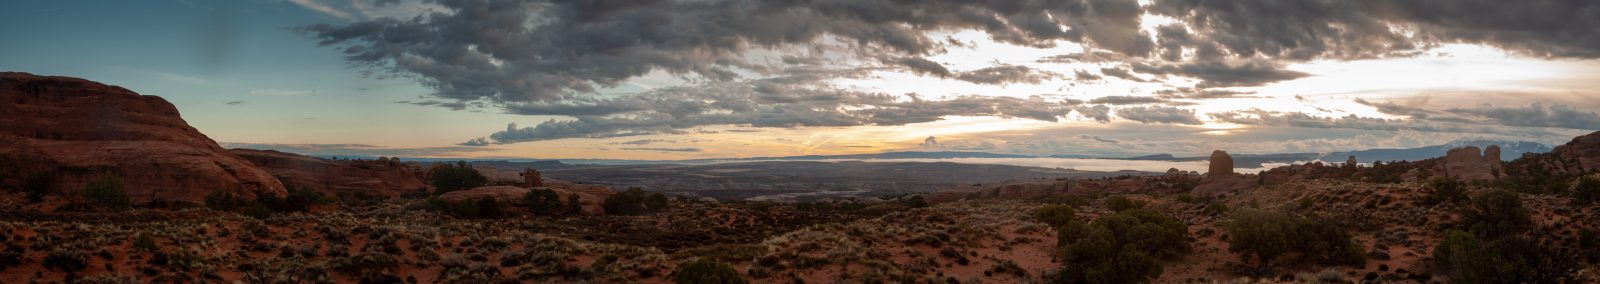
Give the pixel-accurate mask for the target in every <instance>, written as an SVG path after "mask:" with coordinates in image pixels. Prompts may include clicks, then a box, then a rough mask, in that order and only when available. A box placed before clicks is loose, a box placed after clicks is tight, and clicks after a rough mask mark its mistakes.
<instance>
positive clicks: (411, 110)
mask: <svg viewBox="0 0 1600 284" xmlns="http://www.w3.org/2000/svg"><path fill="white" fill-rule="evenodd" d="M5 6H6V7H5V9H0V38H4V39H5V40H4V42H3V43H0V70H6V71H21V72H29V73H35V74H41V75H58V76H71V77H80V78H86V79H91V80H95V81H100V82H104V83H108V84H114V85H120V86H123V87H127V88H129V89H131V90H134V91H136V92H139V93H142V94H146V95H157V96H161V97H163V98H166V99H167V100H169V101H171V102H173V104H175V105H177V106H178V108H179V110H180V112H182V115H183V117H184V119H185V120H187V121H188V122H189V123H190V124H191V125H193V126H194V127H196V128H198V129H199V130H201V131H202V132H203V133H206V134H207V135H208V136H210V137H211V138H212V139H214V140H217V141H219V142H221V143H223V144H224V146H227V147H248V148H269V149H279V150H286V151H290V152H297V153H304V154H320V155H370V156H402V157H450V158H454V157H461V158H544V159H552V158H553V159H701V158H726V157H762V156H787V155H805V154H856V153H877V152H889V151H983V152H994V153H1007V154H1024V155H1093V156H1135V155H1146V154H1157V153H1170V154H1174V155H1179V156H1199V155H1204V154H1205V153H1210V152H1211V151H1212V150H1217V149H1222V150H1228V151H1229V152H1232V153H1282V152H1332V151H1347V150H1360V149H1372V148H1406V147H1421V146H1430V145H1437V144H1443V143H1447V142H1450V141H1454V140H1460V139H1500V140H1516V141H1533V142H1540V143H1546V144H1559V143H1563V142H1565V141H1567V140H1570V139H1571V138H1572V137H1573V136H1577V135H1581V134H1586V133H1589V132H1592V131H1595V130H1597V129H1600V114H1597V113H1596V110H1600V91H1596V90H1600V88H1597V87H1600V80H1593V78H1600V61H1597V60H1596V58H1597V57H1600V2H1594V1H1515V2H1511V1H1492V0H1463V1H1437V0H1395V1H1377V0H1351V1H1312V0H1284V1H1269V0H1252V1H1204V0H1149V1H1131V0H1129V1H1122V0H1060V1H1058V0H1050V1H1046V0H992V1H957V0H930V1H895V0H813V1H780V0H586V1H498V0H427V1H418V0H230V1H220V0H217V1H208V0H146V1H109V0H102V1H90V0H52V1H32V0H22V1H11V2H8V3H7V4H6V5H5Z"/></svg>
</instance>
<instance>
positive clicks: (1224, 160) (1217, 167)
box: [1206, 150, 1233, 177]
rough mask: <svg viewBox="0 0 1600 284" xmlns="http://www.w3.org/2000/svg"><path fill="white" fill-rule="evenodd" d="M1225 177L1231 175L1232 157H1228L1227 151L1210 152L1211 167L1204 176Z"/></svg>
mask: <svg viewBox="0 0 1600 284" xmlns="http://www.w3.org/2000/svg"><path fill="white" fill-rule="evenodd" d="M1227 175H1233V156H1231V155H1228V152H1227V151H1222V150H1216V151H1212V152H1211V167H1210V170H1209V171H1207V172H1206V176H1210V177H1216V176H1227Z"/></svg>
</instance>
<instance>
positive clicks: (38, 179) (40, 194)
mask: <svg viewBox="0 0 1600 284" xmlns="http://www.w3.org/2000/svg"><path fill="white" fill-rule="evenodd" d="M55 179H56V175H55V174H52V173H50V172H38V173H33V174H30V175H28V177H26V178H23V179H22V193H23V194H24V195H27V196H28V201H32V202H40V201H44V196H45V194H48V193H50V187H51V186H52V185H55Z"/></svg>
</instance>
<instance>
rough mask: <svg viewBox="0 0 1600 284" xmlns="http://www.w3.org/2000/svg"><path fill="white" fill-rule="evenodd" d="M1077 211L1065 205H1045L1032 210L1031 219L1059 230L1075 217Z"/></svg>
mask: <svg viewBox="0 0 1600 284" xmlns="http://www.w3.org/2000/svg"><path fill="white" fill-rule="evenodd" d="M1077 214H1078V213H1077V211H1075V210H1073V209H1072V206H1067V205H1045V206H1040V207H1039V209H1034V210H1033V218H1034V219H1035V220H1039V222H1040V223H1045V224H1046V225H1050V226H1051V227H1056V228H1061V226H1066V225H1067V223H1068V222H1072V220H1073V218H1076V217H1077Z"/></svg>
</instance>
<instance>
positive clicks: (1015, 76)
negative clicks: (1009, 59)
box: [956, 65, 1061, 85]
mask: <svg viewBox="0 0 1600 284" xmlns="http://www.w3.org/2000/svg"><path fill="white" fill-rule="evenodd" d="M1059 77H1061V74H1058V73H1055V72H1050V71H1041V70H1035V69H1033V68H1028V67H1027V66H1021V65H1001V66H995V67H989V68H983V69H978V70H972V71H967V72H961V75H957V76H956V79H957V80H962V81H967V82H973V83H978V84H988V85H1005V84H1010V83H1028V84H1039V83H1041V82H1044V81H1046V80H1050V79H1053V78H1059Z"/></svg>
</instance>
